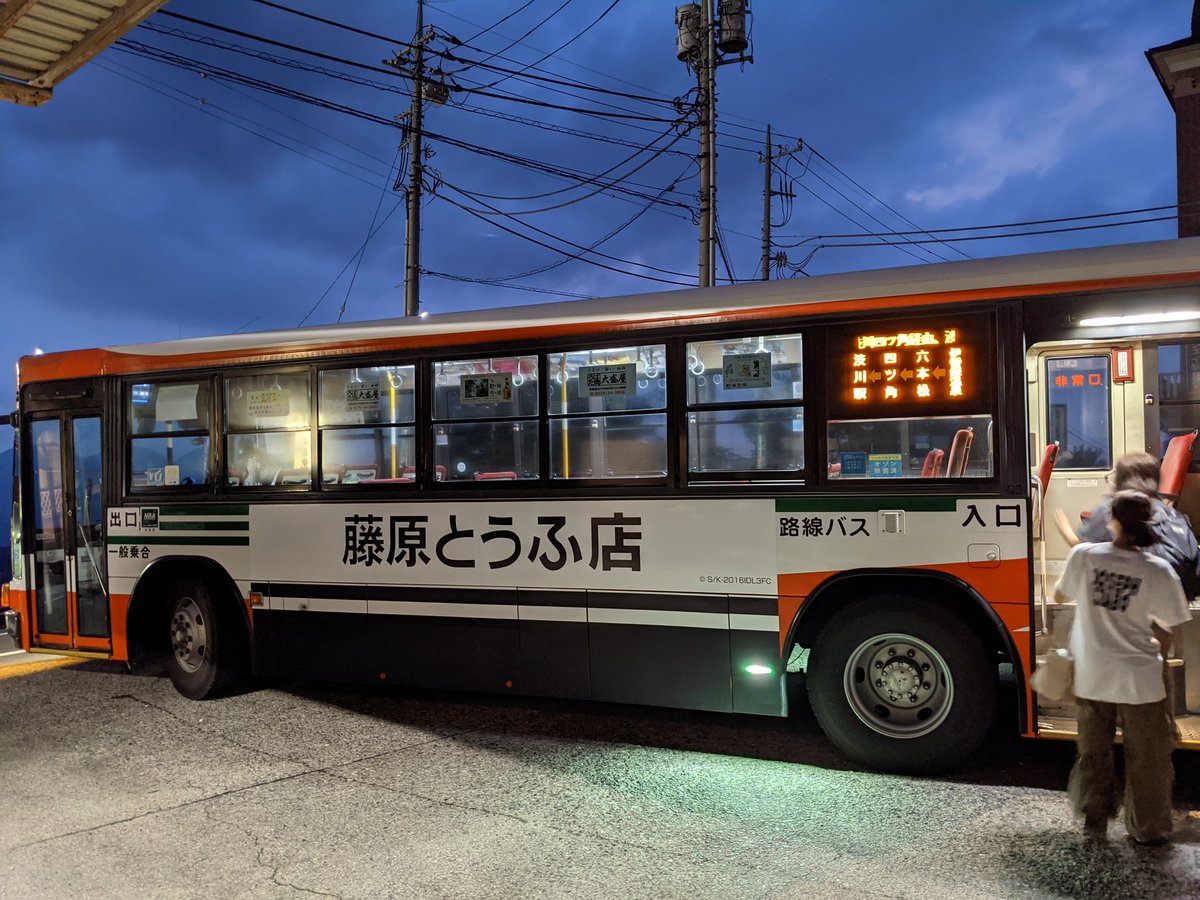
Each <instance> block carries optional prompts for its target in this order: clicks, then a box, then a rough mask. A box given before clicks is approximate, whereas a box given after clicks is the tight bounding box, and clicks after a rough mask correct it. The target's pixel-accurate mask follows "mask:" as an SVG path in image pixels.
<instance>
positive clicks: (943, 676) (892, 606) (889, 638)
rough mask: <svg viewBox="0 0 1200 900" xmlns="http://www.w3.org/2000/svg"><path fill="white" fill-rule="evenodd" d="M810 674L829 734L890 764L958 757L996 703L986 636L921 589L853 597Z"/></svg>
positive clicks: (928, 766)
mask: <svg viewBox="0 0 1200 900" xmlns="http://www.w3.org/2000/svg"><path fill="white" fill-rule="evenodd" d="M806 680H807V682H808V696H809V702H810V703H811V705H812V709H813V713H814V714H815V715H816V717H817V721H818V722H819V723H820V725H821V728H822V729H824V731H825V734H826V735H828V737H829V739H830V740H832V741H833V742H834V743H835V744H836V745H837V746H838V747H839V748H840V749H841V750H842V751H843V752H844V753H845V754H846V755H847V756H850V757H852V758H853V759H855V760H857V761H859V762H861V763H865V764H866V765H868V766H871V767H873V768H876V769H881V770H883V771H888V772H907V773H928V772H936V771H943V770H945V769H948V768H950V767H952V766H954V765H955V764H956V763H958V762H959V761H961V760H962V759H963V758H964V757H966V756H967V755H968V754H970V753H971V751H973V750H974V749H975V748H976V747H978V746H979V744H980V743H981V742H982V741H983V739H984V737H986V735H987V732H988V730H989V728H990V727H991V724H992V719H993V718H994V716H995V712H996V680H997V679H996V673H995V671H994V667H993V666H992V665H991V664H990V658H989V655H988V653H987V650H986V648H985V647H984V645H983V642H982V641H981V640H980V639H979V637H978V636H977V635H976V634H975V632H974V631H973V630H972V629H971V628H970V627H969V626H968V625H966V624H965V623H964V622H962V621H961V620H959V619H958V618H957V617H955V616H954V615H953V614H952V613H950V611H949V610H948V609H946V607H944V606H943V605H941V604H937V603H931V602H928V601H923V600H919V599H917V598H914V597H904V596H875V597H868V598H864V599H862V600H859V601H856V602H854V603H851V604H848V605H847V606H846V608H845V609H844V610H842V611H841V613H840V614H839V615H838V616H837V617H835V618H834V619H832V620H830V621H829V622H828V623H827V624H826V625H825V627H824V628H823V629H822V631H821V633H820V634H819V635H818V636H817V639H816V642H815V644H814V646H813V649H812V654H811V656H810V659H809V665H808V673H807V679H806Z"/></svg>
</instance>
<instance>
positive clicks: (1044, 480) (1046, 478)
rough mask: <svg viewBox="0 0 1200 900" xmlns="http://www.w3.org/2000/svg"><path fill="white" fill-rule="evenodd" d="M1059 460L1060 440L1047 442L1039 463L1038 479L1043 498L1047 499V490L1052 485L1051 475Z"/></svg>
mask: <svg viewBox="0 0 1200 900" xmlns="http://www.w3.org/2000/svg"><path fill="white" fill-rule="evenodd" d="M1056 462H1058V441H1055V442H1054V443H1052V444H1047V445H1046V449H1045V450H1043V451H1042V461H1041V464H1040V465H1038V470H1037V479H1038V484H1039V485H1041V491H1042V499H1043V500H1045V499H1046V491H1047V489H1049V487H1050V476H1051V474H1053V472H1054V464H1055V463H1056Z"/></svg>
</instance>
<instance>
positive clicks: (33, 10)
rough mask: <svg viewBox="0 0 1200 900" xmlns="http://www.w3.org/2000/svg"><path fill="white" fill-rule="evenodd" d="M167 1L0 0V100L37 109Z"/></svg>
mask: <svg viewBox="0 0 1200 900" xmlns="http://www.w3.org/2000/svg"><path fill="white" fill-rule="evenodd" d="M165 3H166V0H0V100H7V101H9V102H12V103H20V104H23V105H25V106H39V105H40V104H42V103H45V102H46V101H47V100H49V99H50V98H51V97H52V96H53V94H54V87H55V85H57V84H58V83H59V82H60V81H62V80H63V79H64V78H66V77H67V76H68V75H70V74H71V73H72V72H74V71H75V70H76V69H78V68H79V67H80V66H82V65H84V64H85V63H86V62H87V61H88V60H90V59H91V58H92V57H94V56H95V55H96V54H97V53H100V52H101V51H102V50H104V49H105V48H106V47H108V45H109V44H111V43H113V41H116V40H117V39H118V38H120V37H121V36H122V35H123V34H125V33H126V32H127V31H129V30H130V29H132V28H134V27H135V26H136V25H137V24H138V23H139V22H141V21H142V20H143V19H144V18H146V17H147V16H149V15H150V14H151V13H153V12H154V11H155V10H157V9H158V8H159V7H160V6H163V5H165Z"/></svg>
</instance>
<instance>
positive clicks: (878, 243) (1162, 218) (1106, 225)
mask: <svg viewBox="0 0 1200 900" xmlns="http://www.w3.org/2000/svg"><path fill="white" fill-rule="evenodd" d="M1177 218H1178V216H1154V217H1152V218H1147V219H1134V220H1133V221H1131V222H1099V223H1096V224H1094V225H1074V226H1071V227H1070V228H1042V229H1038V230H1034V231H1014V232H1012V233H1010V234H975V235H968V236H967V237H957V238H956V237H947V238H927V239H922V240H911V241H899V242H884V241H875V242H858V243H846V244H817V245H816V249H818V250H824V249H826V248H832V247H896V246H898V245H899V244H931V243H941V242H943V241H947V242H948V241H955V242H957V241H994V240H999V239H1004V238H1019V237H1036V236H1037V235H1043V234H1065V233H1067V232H1069V231H1096V230H1098V229H1101V228H1122V227H1124V226H1126V225H1146V224H1149V223H1151V222H1172V221H1175V220H1176V219H1177ZM861 237H870V235H861Z"/></svg>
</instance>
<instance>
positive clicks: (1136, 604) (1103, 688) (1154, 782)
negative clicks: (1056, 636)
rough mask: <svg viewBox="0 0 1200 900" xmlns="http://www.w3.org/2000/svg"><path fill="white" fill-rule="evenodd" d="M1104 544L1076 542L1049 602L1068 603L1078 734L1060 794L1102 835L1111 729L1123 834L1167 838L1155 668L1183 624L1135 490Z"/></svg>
mask: <svg viewBox="0 0 1200 900" xmlns="http://www.w3.org/2000/svg"><path fill="white" fill-rule="evenodd" d="M1109 507H1110V509H1111V518H1110V519H1109V522H1108V528H1109V529H1110V530H1111V533H1112V535H1113V540H1112V541H1105V542H1102V543H1090V542H1084V543H1079V544H1077V545H1076V546H1075V547H1073V548H1072V550H1071V553H1070V555H1069V556H1068V557H1067V564H1066V568H1065V570H1064V571H1063V575H1062V578H1061V579H1060V580H1059V582H1058V584H1057V585H1056V586H1055V590H1054V592H1055V599H1056V600H1057V601H1058V602H1060V603H1070V602H1073V603H1074V604H1075V618H1074V621H1073V622H1072V625H1071V640H1070V648H1071V654H1072V655H1073V657H1074V659H1075V672H1074V691H1075V697H1076V700H1077V702H1078V723H1079V734H1078V737H1077V739H1076V754H1075V765H1074V766H1073V767H1072V769H1071V774H1070V777H1069V779H1068V782H1067V794H1068V796H1069V797H1070V798H1071V801H1072V804H1073V805H1074V807H1075V809H1076V810H1077V811H1078V812H1080V813H1082V814H1083V817H1084V830H1085V831H1086V832H1087V833H1088V834H1089V835H1092V836H1097V837H1098V836H1101V835H1103V834H1104V833H1105V832H1106V831H1107V828H1108V822H1109V820H1110V819H1111V818H1112V817H1113V816H1114V815H1115V814H1116V811H1117V809H1118V807H1119V806H1120V805H1121V796H1120V793H1121V792H1120V787H1119V781H1118V779H1117V776H1116V773H1115V768H1114V764H1113V739H1114V737H1115V735H1116V727H1117V725H1118V724H1119V725H1120V726H1121V729H1122V733H1123V741H1124V746H1125V790H1124V806H1125V828H1126V830H1127V831H1128V832H1129V836H1130V837H1131V838H1132V839H1133V840H1134V841H1136V842H1138V843H1143V844H1157V843H1163V842H1165V841H1167V840H1168V839H1169V838H1170V835H1171V830H1172V821H1171V787H1172V782H1173V781H1174V771H1173V769H1172V765H1171V753H1172V750H1173V749H1174V741H1173V739H1172V733H1171V721H1172V720H1171V712H1170V707H1169V705H1168V701H1167V692H1166V688H1165V685H1164V683H1163V677H1162V671H1163V664H1164V663H1163V660H1164V658H1165V656H1166V653H1167V650H1168V648H1169V646H1170V641H1171V629H1172V628H1175V627H1176V626H1178V625H1181V624H1183V623H1184V622H1187V621H1190V620H1191V613H1190V611H1189V610H1188V604H1187V599H1186V598H1185V597H1184V595H1183V590H1182V588H1181V586H1180V584H1179V579H1178V578H1176V577H1175V574H1174V572H1173V571H1172V569H1171V566H1170V565H1169V564H1168V563H1167V562H1166V561H1165V560H1164V559H1162V558H1161V557H1159V556H1156V555H1155V554H1154V553H1153V552H1151V548H1153V547H1154V545H1155V544H1157V543H1159V535H1158V533H1157V532H1156V531H1155V529H1154V527H1153V523H1154V516H1155V509H1154V505H1153V502H1152V500H1151V498H1150V497H1149V496H1148V495H1147V494H1146V493H1145V492H1143V491H1133V490H1124V491H1118V492H1117V493H1115V494H1114V495H1113V496H1112V498H1111V500H1110V503H1109Z"/></svg>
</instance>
